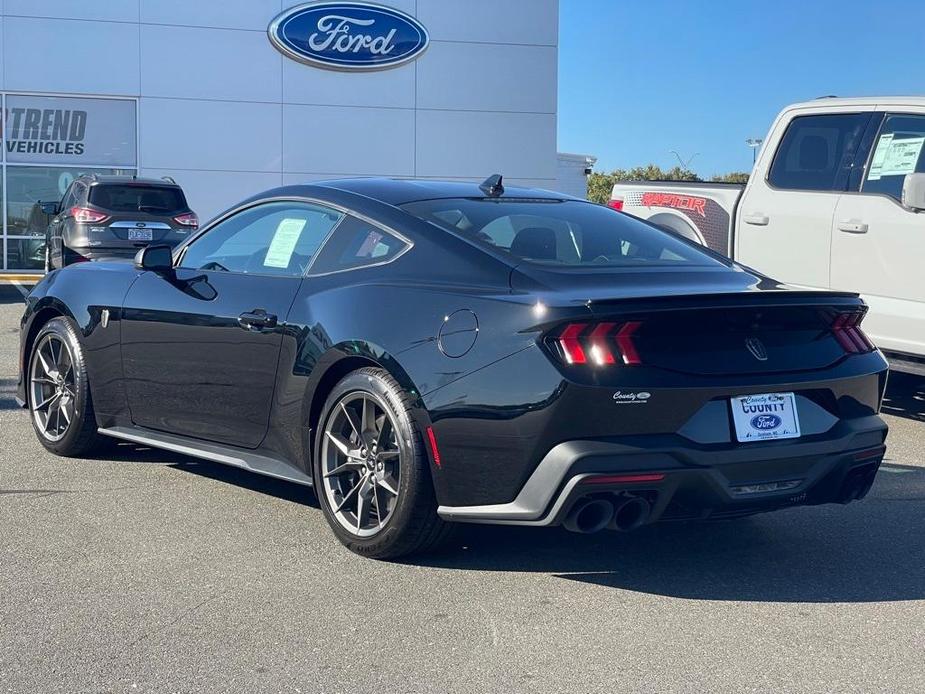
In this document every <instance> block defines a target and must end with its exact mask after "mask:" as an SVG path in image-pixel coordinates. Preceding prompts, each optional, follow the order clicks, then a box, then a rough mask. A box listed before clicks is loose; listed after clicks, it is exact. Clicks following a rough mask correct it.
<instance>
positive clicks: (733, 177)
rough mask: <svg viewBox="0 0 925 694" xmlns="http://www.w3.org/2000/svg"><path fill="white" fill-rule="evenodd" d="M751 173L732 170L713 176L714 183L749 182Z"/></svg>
mask: <svg viewBox="0 0 925 694" xmlns="http://www.w3.org/2000/svg"><path fill="white" fill-rule="evenodd" d="M748 177H749V174H748V173H746V172H745V171H732V172H731V173H727V174H722V175H718V176H713V177H712V178H711V179H710V180H711V181H713V182H714V183H748Z"/></svg>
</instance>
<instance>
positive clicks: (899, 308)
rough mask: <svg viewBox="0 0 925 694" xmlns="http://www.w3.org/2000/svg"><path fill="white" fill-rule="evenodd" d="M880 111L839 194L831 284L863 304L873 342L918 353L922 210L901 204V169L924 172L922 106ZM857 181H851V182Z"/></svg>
mask: <svg viewBox="0 0 925 694" xmlns="http://www.w3.org/2000/svg"><path fill="white" fill-rule="evenodd" d="M914 110H915V109H912V108H910V109H908V111H910V112H908V113H887V114H886V115H885V117H884V118H883V124H882V125H881V126H880V130H879V132H878V133H877V135H876V137H875V138H874V139H873V144H872V146H871V147H868V148H867V149H866V151H865V152H864V153H863V156H862V157H859V158H860V161H859V162H858V163H857V164H856V169H859V170H860V171H861V175H860V176H859V178H860V182H859V183H860V185H859V188H860V189H859V190H858V191H857V192H855V193H846V194H844V195H842V196H841V197H840V198H839V200H838V205H837V206H836V209H835V218H834V222H833V232H832V261H831V262H832V288H833V289H844V290H848V291H856V292H860V293H861V294H862V295H863V297H864V299H865V300H866V301H867V303H868V304H870V315H869V316H868V317H867V318H866V319H865V321H864V330H865V331H866V332H867V333H868V334H869V335H870V336H871V339H873V341H874V343H875V344H876V345H877V346H878V347H882V348H884V349H888V350H892V351H898V352H906V353H912V354H918V355H922V354H925V280H923V278H922V272H923V270H925V265H923V259H925V214H920V213H916V212H913V211H912V210H909V209H906V208H905V207H903V206H902V204H901V202H900V199H901V197H900V196H901V193H902V187H903V180H904V179H905V177H906V174H910V173H925V146H923V144H925V108H923V109H920V113H918V114H915V113H912V111H914ZM855 187H857V186H855Z"/></svg>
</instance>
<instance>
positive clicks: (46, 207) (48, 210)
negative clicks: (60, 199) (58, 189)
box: [39, 202, 58, 217]
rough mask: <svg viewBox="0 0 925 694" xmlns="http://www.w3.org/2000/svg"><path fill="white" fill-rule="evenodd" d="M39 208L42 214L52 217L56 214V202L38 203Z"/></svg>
mask: <svg viewBox="0 0 925 694" xmlns="http://www.w3.org/2000/svg"><path fill="white" fill-rule="evenodd" d="M39 207H41V208H42V212H43V213H44V214H47V215H49V216H50V217H54V216H55V215H56V214H58V203H57V202H39Z"/></svg>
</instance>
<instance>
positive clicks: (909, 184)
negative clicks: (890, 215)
mask: <svg viewBox="0 0 925 694" xmlns="http://www.w3.org/2000/svg"><path fill="white" fill-rule="evenodd" d="M902 202H903V205H905V206H906V207H908V208H909V209H910V210H915V211H916V212H919V211H922V210H925V173H911V174H906V177H905V178H904V179H903V197H902Z"/></svg>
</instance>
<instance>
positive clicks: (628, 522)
mask: <svg viewBox="0 0 925 694" xmlns="http://www.w3.org/2000/svg"><path fill="white" fill-rule="evenodd" d="M651 513H652V508H651V506H650V505H649V502H648V501H646V500H645V499H644V498H642V497H641V496H629V495H621V496H618V497H616V499H615V500H614V501H608V500H607V499H580V500H579V501H577V502H576V503H575V505H574V506H572V508H571V510H570V511H569V512H568V515H567V516H566V517H565V520H564V521H563V522H562V526H563V527H564V528H565V529H566V530H569V531H571V532H573V533H596V532H598V531H599V530H603V529H604V528H609V529H611V530H620V531H622V532H627V531H630V530H635V529H636V528H638V527H640V526H641V525H645V524H646V522H648V520H649V515H650V514H651Z"/></svg>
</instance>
